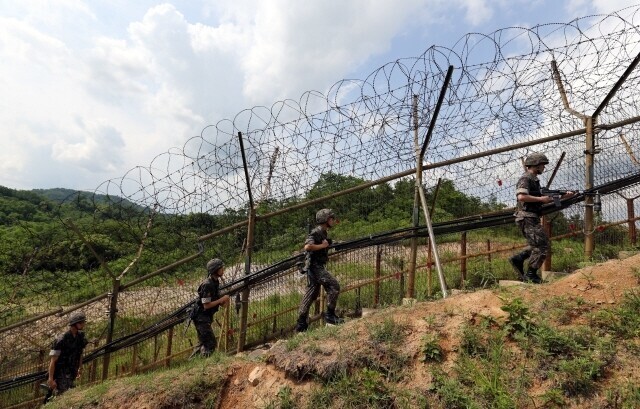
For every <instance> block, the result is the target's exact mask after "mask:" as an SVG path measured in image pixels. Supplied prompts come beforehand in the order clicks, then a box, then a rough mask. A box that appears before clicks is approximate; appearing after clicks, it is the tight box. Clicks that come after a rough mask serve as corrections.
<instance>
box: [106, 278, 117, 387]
mask: <svg viewBox="0 0 640 409" xmlns="http://www.w3.org/2000/svg"><path fill="white" fill-rule="evenodd" d="M119 292H120V279H119V278H114V279H113V292H112V293H111V299H110V300H109V301H110V302H109V328H108V330H107V338H106V346H105V354H104V358H103V360H102V380H103V381H104V380H106V379H107V377H108V376H109V363H110V360H111V352H110V349H111V346H110V345H109V344H111V341H113V330H114V327H115V324H116V313H117V312H118V293H119Z"/></svg>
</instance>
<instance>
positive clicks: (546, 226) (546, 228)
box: [542, 216, 553, 271]
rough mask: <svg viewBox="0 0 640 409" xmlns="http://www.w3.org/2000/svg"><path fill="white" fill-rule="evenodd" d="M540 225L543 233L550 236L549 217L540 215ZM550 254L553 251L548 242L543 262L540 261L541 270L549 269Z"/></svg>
mask: <svg viewBox="0 0 640 409" xmlns="http://www.w3.org/2000/svg"><path fill="white" fill-rule="evenodd" d="M542 227H543V228H544V231H545V233H547V237H549V238H551V237H552V234H551V233H552V232H551V230H552V229H551V220H549V218H548V217H546V216H542ZM552 255H553V251H552V250H551V242H549V252H548V253H547V257H545V259H544V262H543V263H542V271H551V256H552Z"/></svg>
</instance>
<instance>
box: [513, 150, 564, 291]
mask: <svg viewBox="0 0 640 409" xmlns="http://www.w3.org/2000/svg"><path fill="white" fill-rule="evenodd" d="M547 164H549V159H547V157H546V156H545V155H543V154H541V153H532V154H531V155H529V156H527V158H526V159H525V161H524V165H525V167H526V168H527V170H526V172H525V173H524V175H522V177H520V179H519V180H518V183H517V184H516V198H517V200H518V206H517V211H516V213H515V216H516V224H517V225H518V227H519V228H520V231H522V234H523V235H524V237H525V238H526V239H527V244H528V246H527V247H526V248H525V249H524V250H523V251H522V252H520V253H518V254H515V255H513V256H512V257H510V258H509V263H511V265H512V266H513V269H514V271H515V272H516V273H517V274H518V277H519V278H520V280H521V281H529V282H532V283H535V284H540V283H541V282H542V279H541V278H540V276H539V275H538V269H539V268H540V266H542V263H543V262H544V259H545V258H546V257H547V253H548V252H549V249H550V246H551V244H550V242H549V237H548V236H547V233H546V232H545V231H544V229H543V227H542V224H541V223H540V216H541V214H542V206H543V205H544V204H547V203H551V202H553V198H551V197H549V196H543V195H542V192H541V187H540V180H539V179H538V175H540V174H542V172H544V168H545V165H547ZM573 195H574V193H573V192H566V193H565V194H564V195H562V197H561V199H566V198H569V197H571V196H573ZM526 259H529V268H528V269H527V272H526V273H525V272H524V262H525V260H526Z"/></svg>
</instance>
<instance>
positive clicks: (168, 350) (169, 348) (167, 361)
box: [165, 327, 173, 367]
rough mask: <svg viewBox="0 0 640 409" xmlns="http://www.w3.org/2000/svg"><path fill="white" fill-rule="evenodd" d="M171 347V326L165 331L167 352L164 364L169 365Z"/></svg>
mask: <svg viewBox="0 0 640 409" xmlns="http://www.w3.org/2000/svg"><path fill="white" fill-rule="evenodd" d="M172 347H173V327H170V328H169V331H167V353H166V354H165V359H166V361H165V366H166V367H169V366H171V348H172Z"/></svg>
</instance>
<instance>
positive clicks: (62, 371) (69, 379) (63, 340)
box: [44, 312, 88, 403]
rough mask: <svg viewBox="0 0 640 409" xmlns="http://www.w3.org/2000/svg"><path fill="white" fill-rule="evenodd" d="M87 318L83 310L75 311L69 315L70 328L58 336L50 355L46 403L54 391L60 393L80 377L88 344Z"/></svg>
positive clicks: (69, 387)
mask: <svg viewBox="0 0 640 409" xmlns="http://www.w3.org/2000/svg"><path fill="white" fill-rule="evenodd" d="M86 321H87V318H86V316H85V315H84V313H82V312H75V313H72V314H71V315H70V316H69V330H68V331H67V332H65V333H64V334H61V335H59V336H58V337H56V339H55V341H53V346H52V348H51V352H49V356H51V361H50V362H49V377H48V378H47V386H48V387H49V391H48V393H47V396H46V397H45V400H44V403H47V402H48V401H49V400H50V399H51V397H52V396H53V394H54V392H55V393H56V394H58V395H60V394H62V393H64V392H65V391H67V390H69V389H71V388H73V387H74V386H75V385H74V381H75V379H76V378H78V377H80V367H81V365H82V353H83V351H84V348H85V346H86V345H87V342H88V341H87V339H86V338H85V336H84V332H83V331H82V330H83V329H84V326H85V324H86Z"/></svg>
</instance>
